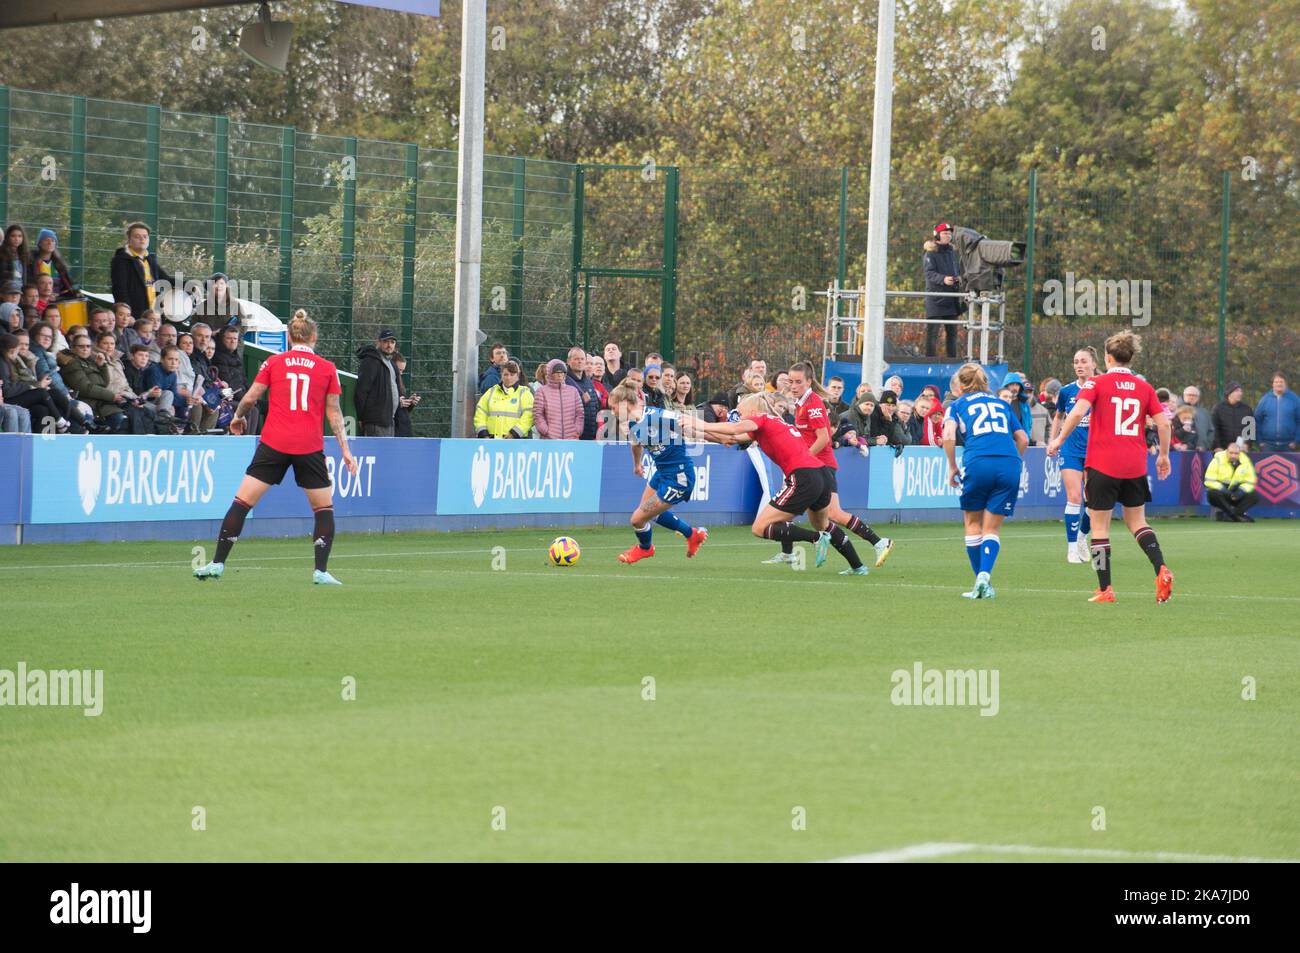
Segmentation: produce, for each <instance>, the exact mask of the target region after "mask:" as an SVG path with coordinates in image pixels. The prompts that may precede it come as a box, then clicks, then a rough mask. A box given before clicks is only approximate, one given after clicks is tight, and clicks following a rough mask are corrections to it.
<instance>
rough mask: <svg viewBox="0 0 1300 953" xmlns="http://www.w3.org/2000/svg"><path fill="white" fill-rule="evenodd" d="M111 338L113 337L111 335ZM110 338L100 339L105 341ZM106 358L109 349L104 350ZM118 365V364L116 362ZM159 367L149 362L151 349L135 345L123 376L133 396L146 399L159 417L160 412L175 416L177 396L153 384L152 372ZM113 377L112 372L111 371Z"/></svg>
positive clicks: (123, 368)
mask: <svg viewBox="0 0 1300 953" xmlns="http://www.w3.org/2000/svg"><path fill="white" fill-rule="evenodd" d="M108 337H109V338H111V337H112V336H111V335H109V336H108ZM107 339H108V338H100V340H101V341H105V340H107ZM103 350H104V351H105V357H107V356H108V354H107V348H103ZM114 363H116V362H114ZM155 367H157V365H156V364H154V362H153V361H151V360H149V349H148V348H147V347H145V346H144V345H143V344H134V345H132V346H131V353H130V354H129V355H127V361H126V364H124V365H123V366H122V375H123V377H124V378H125V379H126V385H127V388H128V389H129V391H130V392H131V394H132V395H133V396H135V397H140V398H143V399H144V402H145V403H146V404H147V405H148V406H149V407H151V408H153V412H154V414H155V415H157V414H158V413H159V412H160V411H161V412H162V413H166V414H173V415H174V414H175V406H176V395H175V394H173V393H172V391H171V389H170V388H166V389H165V388H163V386H162V384H160V383H154V382H152V381H153V380H154V377H155V375H152V374H151V372H152V370H153V368H155ZM109 374H110V375H112V371H111V370H110V371H109ZM172 382H173V383H174V382H175V375H172Z"/></svg>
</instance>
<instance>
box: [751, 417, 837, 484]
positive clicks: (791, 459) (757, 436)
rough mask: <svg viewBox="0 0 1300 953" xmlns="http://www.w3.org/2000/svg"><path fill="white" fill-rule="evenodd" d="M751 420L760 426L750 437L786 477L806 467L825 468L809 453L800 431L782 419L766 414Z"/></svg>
mask: <svg viewBox="0 0 1300 953" xmlns="http://www.w3.org/2000/svg"><path fill="white" fill-rule="evenodd" d="M749 419H750V420H752V421H753V422H754V423H756V424H758V429H757V430H755V431H754V432H753V433H751V434H750V435H749V436H750V437H751V438H752V439H753V441H754V442H755V443H756V444H758V447H759V449H760V450H762V451H763V452H764V453H765V454H767V455H768V457H769V458H770V459H771V461H772V462H773V463H775V464H776V465H777V466H778V467H780V468H781V472H782V473H784V474H785V475H786V476H789V475H790V474H791V473H793V472H794V471H795V470H802V469H803V468H805V467H813V468H814V469H820V468H821V467H822V466H823V464H822V462H821V461H820V460H818V459H817V458H816V457H814V456H813V455H812V454H811V453H809V452H808V445H807V444H806V443H804V442H803V436H802V435H801V434H800V433H799V431H798V430H796V429H795V428H794V427H792V426H790V425H789V424H788V423H786V422H785V421H784V420H782V419H781V418H780V417H773V416H772V415H771V414H764V415H763V416H761V417H750V418H749Z"/></svg>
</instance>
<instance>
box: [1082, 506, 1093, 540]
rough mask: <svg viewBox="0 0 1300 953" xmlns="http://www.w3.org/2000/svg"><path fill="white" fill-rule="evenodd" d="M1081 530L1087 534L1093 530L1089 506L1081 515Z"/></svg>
mask: <svg viewBox="0 0 1300 953" xmlns="http://www.w3.org/2000/svg"><path fill="white" fill-rule="evenodd" d="M1079 532H1080V533H1082V534H1083V535H1084V536H1087V535H1088V534H1089V533H1091V532H1092V520H1091V519H1090V518H1089V516H1088V508H1087V507H1086V506H1085V507H1084V508H1083V512H1082V513H1081V514H1080V515H1079Z"/></svg>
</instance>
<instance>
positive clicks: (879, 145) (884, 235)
mask: <svg viewBox="0 0 1300 953" xmlns="http://www.w3.org/2000/svg"><path fill="white" fill-rule="evenodd" d="M893 111H894V0H880V15H879V25H878V28H877V32H876V98H875V106H874V108H873V115H872V117H871V204H870V207H869V210H868V213H867V214H868V223H867V286H866V292H867V300H866V309H865V317H866V322H865V331H866V340H865V341H864V342H863V347H862V380H863V381H864V382H866V383H870V384H871V386H872V387H873V389H875V390H876V391H877V392H879V390H880V385H881V384H882V383H883V381H884V376H885V275H886V268H885V265H886V263H887V262H888V258H889V140H890V135H891V129H892V126H893Z"/></svg>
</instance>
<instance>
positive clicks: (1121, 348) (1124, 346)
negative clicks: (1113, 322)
mask: <svg viewBox="0 0 1300 953" xmlns="http://www.w3.org/2000/svg"><path fill="white" fill-rule="evenodd" d="M1106 353H1107V354H1109V355H1110V356H1111V357H1113V358H1114V359H1115V361H1116V362H1117V363H1119V364H1128V363H1130V362H1131V361H1132V360H1133V358H1135V357H1137V356H1138V355H1139V354H1141V353H1142V338H1141V337H1140V336H1139V335H1136V334H1134V333H1133V332H1132V331H1120V332H1119V333H1118V334H1112V335H1111V336H1110V337H1108V338H1106Z"/></svg>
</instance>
